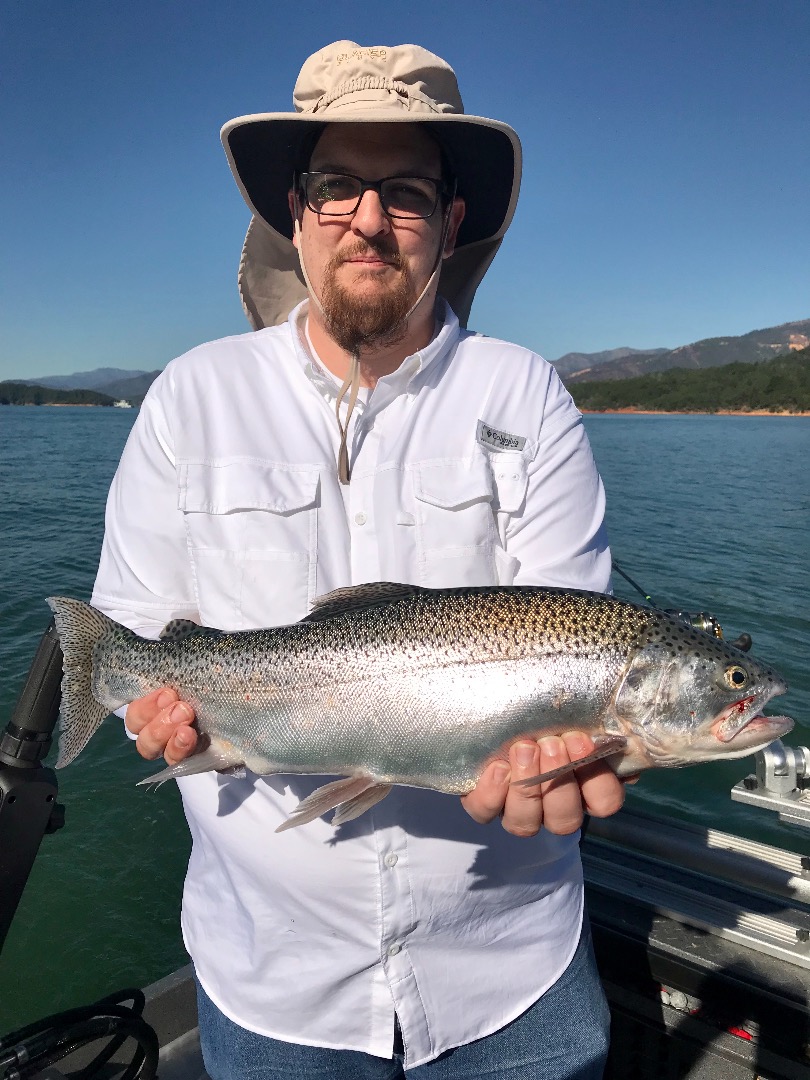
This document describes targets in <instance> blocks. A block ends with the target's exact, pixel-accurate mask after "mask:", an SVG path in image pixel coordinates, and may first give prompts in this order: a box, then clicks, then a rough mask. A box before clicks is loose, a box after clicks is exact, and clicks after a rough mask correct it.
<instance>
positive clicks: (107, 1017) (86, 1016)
mask: <svg viewBox="0 0 810 1080" xmlns="http://www.w3.org/2000/svg"><path fill="white" fill-rule="evenodd" d="M122 1001H131V1002H132V1005H131V1006H125V1005H122V1004H120V1003H121V1002H122ZM145 1002H146V999H145V997H144V995H143V992H142V991H140V990H132V989H128V990H122V991H121V992H120V993H118V994H110V995H109V996H107V997H105V998H102V999H101V1000H100V1001H97V1002H96V1003H95V1004H93V1005H87V1006H82V1007H80V1008H76V1009H67V1010H65V1011H64V1012H61V1013H57V1014H55V1015H53V1016H49V1017H46V1018H45V1019H44V1020H40V1021H37V1022H35V1023H33V1024H27V1025H26V1026H25V1027H23V1028H20V1029H18V1030H17V1031H14V1032H12V1033H11V1034H10V1035H7V1036H6V1037H5V1038H4V1039H2V1040H0V1078H4V1080H23V1078H24V1077H30V1076H32V1075H33V1074H34V1073H35V1072H40V1071H41V1070H42V1069H44V1068H47V1067H48V1066H49V1065H52V1064H53V1063H54V1062H55V1061H58V1060H60V1059H62V1058H65V1057H67V1056H68V1055H69V1054H72V1053H74V1052H75V1051H76V1050H78V1049H80V1048H81V1047H83V1046H86V1045H88V1044H89V1043H91V1042H95V1041H97V1040H99V1039H106V1038H108V1039H109V1040H110V1041H109V1043H107V1045H105V1046H104V1047H102V1049H101V1050H100V1051H99V1053H97V1054H96V1056H95V1057H94V1058H93V1059H92V1060H91V1061H90V1062H89V1063H88V1064H87V1065H85V1066H84V1067H83V1068H81V1069H79V1070H78V1071H76V1072H74V1073H72V1074H71V1075H72V1077H73V1080H91V1078H92V1077H93V1076H96V1075H97V1074H98V1073H99V1071H100V1070H101V1068H102V1067H103V1066H104V1065H106V1064H107V1062H108V1061H109V1060H110V1058H111V1057H112V1056H113V1055H114V1054H115V1053H117V1051H118V1050H119V1049H120V1048H121V1046H123V1044H124V1043H125V1042H126V1040H127V1039H132V1040H134V1042H135V1044H136V1046H135V1050H134V1053H133V1056H132V1060H131V1061H130V1062H129V1064H128V1065H127V1067H126V1069H125V1070H124V1072H123V1073H122V1074H121V1076H120V1077H119V1080H152V1078H153V1077H155V1076H156V1074H157V1065H158V1056H159V1046H158V1039H157V1035H156V1034H155V1032H154V1030H153V1029H152V1028H151V1027H150V1026H149V1025H148V1024H147V1023H146V1021H145V1020H144V1019H143V1017H142V1016H141V1015H140V1014H141V1013H142V1012H143V1008H144V1005H145Z"/></svg>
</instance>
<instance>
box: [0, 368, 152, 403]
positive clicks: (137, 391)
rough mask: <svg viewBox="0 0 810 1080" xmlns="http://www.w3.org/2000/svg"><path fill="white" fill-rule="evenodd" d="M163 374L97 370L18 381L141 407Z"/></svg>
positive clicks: (114, 369) (112, 369)
mask: <svg viewBox="0 0 810 1080" xmlns="http://www.w3.org/2000/svg"><path fill="white" fill-rule="evenodd" d="M159 374H160V370H159V369H158V370H157V371H125V370H124V369H123V368H96V369H95V370H94V371H77V372H75V373H74V374H73V375H45V376H43V377H42V378H41V379H15V380H14V381H15V382H16V383H20V384H24V385H26V386H47V387H49V388H50V389H52V390H95V391H96V392H97V393H100V394H105V395H106V396H107V397H111V398H124V399H125V400H126V401H128V402H129V403H130V404H131V405H140V403H141V402H142V401H143V397H144V394H145V393H146V391H147V390H148V389H149V387H150V386H151V385H152V383H153V382H154V381H155V379H156V378H157V377H158V375H159ZM0 385H2V384H0Z"/></svg>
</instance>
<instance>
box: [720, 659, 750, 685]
mask: <svg viewBox="0 0 810 1080" xmlns="http://www.w3.org/2000/svg"><path fill="white" fill-rule="evenodd" d="M723 679H724V680H725V683H726V685H727V686H729V687H731V689H732V690H742V688H743V687H744V686H745V684H746V683H747V682H748V672H747V671H746V670H745V668H742V667H740V666H739V664H732V665H731V667H727V668H726V670H725V671H724V672H723Z"/></svg>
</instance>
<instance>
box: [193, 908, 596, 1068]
mask: <svg viewBox="0 0 810 1080" xmlns="http://www.w3.org/2000/svg"><path fill="white" fill-rule="evenodd" d="M197 1001H198V1009H199V1017H200V1040H201V1043H202V1051H203V1059H204V1061H205V1067H206V1070H207V1072H208V1075H209V1076H210V1077H211V1080H244V1078H246V1077H250V1080H403V1077H407V1078H408V1080H477V1078H479V1077H480V1078H482V1080H483V1078H486V1080H600V1078H601V1076H602V1072H603V1070H604V1067H605V1060H606V1058H607V1051H608V1030H609V1025H610V1015H609V1013H608V1007H607V1002H606V1001H605V996H604V993H603V991H602V985H601V983H600V982H599V975H598V972H597V970H596V962H595V960H594V956H593V947H592V945H591V938H590V933H589V931H588V930H587V926H586V929H585V930H584V931H583V934H582V939H581V941H580V943H579V946H578V948H577V951H576V953H575V954H574V958H573V959H572V961H571V963H570V964H569V965H568V968H567V969H566V970H565V972H564V973H563V974H562V975H561V976H560V978H559V979H558V980H557V982H556V983H555V984H554V986H552V987H551V989H550V990H548V991H547V992H546V993H545V994H544V995H543V996H542V997H541V998H540V999H539V1001H537V1002H535V1004H534V1005H532V1007H531V1008H530V1009H528V1010H527V1011H526V1012H525V1013H523V1014H522V1015H521V1016H519V1017H518V1018H517V1019H516V1020H513V1021H512V1023H511V1024H507V1025H506V1027H504V1028H501V1030H500V1031H496V1032H495V1033H494V1034H493V1035H487V1036H485V1037H484V1038H482V1039H477V1040H476V1041H475V1042H471V1043H467V1044H466V1045H464V1046H457V1047H455V1049H453V1050H448V1051H446V1052H445V1053H444V1054H442V1055H441V1056H440V1057H438V1058H436V1059H435V1060H434V1061H429V1062H428V1063H427V1064H426V1065H419V1066H417V1067H416V1068H414V1069H408V1070H407V1072H406V1071H405V1069H404V1068H403V1064H402V1053H401V1052H400V1053H397V1052H395V1053H394V1056H393V1057H392V1058H379V1057H374V1056H373V1055H372V1054H366V1053H363V1052H361V1051H357V1050H331V1049H329V1048H328V1047H320V1046H300V1045H299V1044H298V1043H289V1042H281V1041H279V1040H278V1039H269V1038H267V1037H266V1036H264V1035H256V1034H255V1033H254V1032H252V1031H247V1030H246V1029H245V1028H242V1027H239V1026H238V1025H237V1024H234V1023H233V1022H232V1021H231V1020H229V1019H228V1018H227V1017H226V1016H223V1014H222V1013H221V1012H220V1011H219V1010H218V1009H217V1007H216V1006H215V1005H214V1004H213V1003H212V1002H211V1000H210V999H209V998H208V997H207V995H206V994H205V992H204V991H203V990H202V989H201V987H200V986H199V984H198V986H197Z"/></svg>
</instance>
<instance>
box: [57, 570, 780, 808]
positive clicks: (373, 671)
mask: <svg viewBox="0 0 810 1080" xmlns="http://www.w3.org/2000/svg"><path fill="white" fill-rule="evenodd" d="M48 603H49V604H50V606H51V608H52V609H53V612H54V616H55V619H56V627H57V632H58V634H59V640H60V643H61V646H62V651H63V654H64V678H63V681H62V708H61V714H60V715H61V737H60V742H59V749H60V754H59V760H58V761H57V768H59V767H61V766H64V765H67V764H69V762H71V761H73V759H74V758H75V757H76V756H77V755H78V754H79V753H80V752H81V751H82V749H83V748H84V747H85V745H86V744H87V742H88V740H89V739H90V738H91V736H92V735H93V733H94V732H95V731H96V729H97V728H98V726H99V725H100V724H101V722H102V720H103V719H104V718H105V717H106V716H107V715H108V713H109V712H110V711H111V710H113V709H117V708H119V707H120V706H122V705H124V704H125V703H127V702H130V701H132V700H133V699H135V698H138V697H141V696H143V695H144V694H147V693H149V691H151V690H154V689H156V688H157V687H162V686H169V687H172V688H173V689H175V690H176V691H177V693H178V695H179V696H180V698H181V699H182V700H184V701H187V702H188V703H189V704H190V705H191V706H192V708H193V709H194V711H195V713H196V715H197V721H196V723H197V726H198V728H199V730H200V732H201V733H202V735H203V738H202V739H201V740H200V743H199V749H198V751H197V752H196V753H195V754H194V755H193V756H192V757H190V758H188V759H186V760H185V761H183V762H181V763H180V764H179V765H175V766H174V767H172V768H168V769H165V770H164V771H163V772H161V773H158V774H157V775H156V776H153V777H149V778H148V780H145V781H142V783H149V782H152V781H156V782H157V781H163V780H167V779H170V778H172V777H178V776H187V775H190V774H192V773H198V772H205V771H208V770H212V769H215V770H218V771H237V772H238V771H239V770H241V769H244V768H245V767H246V768H248V769H251V770H252V771H253V772H255V773H260V774H262V773H316V774H326V775H338V776H340V777H342V779H339V780H337V781H335V782H332V783H328V784H326V785H325V786H324V787H322V788H319V789H318V790H317V791H316V792H314V793H313V795H311V796H310V797H309V798H307V799H305V800H304V801H303V802H302V803H301V804H299V806H298V807H297V808H296V810H295V811H294V812H293V814H292V815H291V817H290V819H289V820H288V821H287V822H286V823H285V824H284V825H282V826H281V828H282V829H284V828H289V827H292V826H294V825H300V824H303V823H304V822H306V821H311V820H312V819H313V818H315V817H318V816H320V815H321V814H323V813H325V812H326V811H328V810H330V809H333V808H337V810H336V813H335V816H334V818H333V823H334V824H340V823H341V822H343V821H349V820H351V819H352V818H354V817H357V816H359V815H360V814H362V813H363V812H364V811H365V810H367V809H368V808H369V807H371V806H373V805H374V804H375V803H376V802H378V801H379V800H380V799H382V798H383V797H384V796H385V795H387V794H388V791H389V790H390V787H391V785H392V784H405V785H410V786H414V787H427V788H433V789H435V790H437V791H443V792H448V793H455V794H464V793H466V792H469V791H471V790H472V788H474V787H475V784H476V782H477V780H478V777H479V776H480V774H481V772H482V770H483V769H484V767H485V766H486V765H487V764H488V763H489V762H490V761H491V760H492V759H493V758H495V757H505V756H506V755H507V753H508V749H509V746H510V744H511V743H513V742H515V740H518V739H523V738H527V737H528V738H541V737H543V736H545V735H551V734H559V733H562V732H565V731H571V730H582V731H584V732H587V733H588V734H589V735H590V736H591V737H592V738H594V740H595V741H596V743H597V750H596V752H595V753H594V754H592V755H590V756H589V757H588V758H586V759H583V761H582V762H578V763H577V764H578V765H579V764H582V763H584V761H591V760H595V759H596V758H597V757H605V758H606V760H607V761H608V763H609V764H610V766H611V767H612V768H613V769H614V771H615V772H616V773H617V775H619V776H627V775H630V774H633V773H636V772H639V771H641V770H643V769H648V768H653V767H659V766H679V765H688V764H691V763H693V762H698V761H709V760H711V759H713V758H720V757H742V756H744V755H746V754H751V753H753V752H754V751H756V750H759V749H761V748H762V747H763V746H766V745H767V744H768V743H769V742H771V741H772V740H773V739H776V738H778V737H779V736H781V735H784V734H785V733H786V732H787V731H789V730H790V729H791V728H792V726H793V721H792V720H790V719H789V718H787V717H784V716H771V717H765V716H763V715H762V714H761V710H762V708H763V707H764V706H765V704H766V703H767V702H768V701H769V700H770V698H772V697H774V696H775V695H778V694H783V693H784V692H785V690H786V689H787V686H786V684H785V683H784V682H783V680H782V679H781V678H780V677H779V675H777V674H776V672H775V671H773V669H771V668H769V667H766V666H765V665H764V664H761V663H758V662H757V661H756V660H754V659H752V658H751V657H750V656H748V655H747V654H746V653H743V652H740V651H739V650H737V649H735V648H733V647H731V646H730V645H727V644H726V643H725V642H723V641H721V640H719V639H717V638H715V637H712V636H710V635H708V634H706V633H703V632H701V631H699V630H694V629H693V628H692V627H690V626H687V625H686V624H684V623H682V622H681V621H679V620H678V619H676V618H674V617H673V616H670V615H667V614H666V613H664V612H662V611H658V610H654V609H650V608H645V607H640V606H638V605H636V604H631V603H627V602H624V601H621V600H616V599H615V598H613V597H610V596H604V595H602V594H601V593H588V592H577V591H572V590H566V589H553V588H537V587H489V586H488V587H481V588H456V589H435V590H434V589H422V588H416V587H412V586H405V585H394V584H387V583H381V584H376V585H362V586H357V587H353V588H348V589H338V590H337V591H335V592H333V593H329V594H328V595H327V596H324V597H321V598H320V599H319V600H318V601H317V602H316V604H315V607H314V609H313V611H312V613H311V614H310V615H309V616H308V617H307V618H306V619H304V620H303V621H302V622H299V623H295V624H294V625H291V626H279V627H275V628H272V629H268V630H248V631H244V632H241V633H223V632H220V631H218V630H213V629H209V628H206V627H201V626H198V625H196V624H195V623H192V622H189V621H186V620H177V621H174V622H172V623H170V624H169V625H168V626H167V627H166V628H165V630H164V631H163V634H162V635H161V638H160V639H159V640H157V641H151V640H147V639H145V638H141V637H138V635H136V634H134V633H133V632H132V631H130V630H128V629H126V628H125V627H123V626H120V625H119V624H118V623H115V622H113V621H112V620H111V619H109V618H107V616H106V615H103V614H102V613H101V612H99V611H97V610H96V609H95V608H92V607H89V606H88V605H87V604H83V603H81V602H80V601H78V600H71V599H67V598H63V597H53V598H51V599H49V600H48ZM567 768H569V769H570V768H573V766H569V767H567ZM560 771H561V770H555V773H554V774H550V773H547V774H543V776H541V777H537V778H535V779H534V781H530V782H535V783H539V782H540V781H541V780H543V779H549V778H551V777H552V775H557V774H558V773H559V772H560ZM562 771H565V770H562ZM521 782H522V783H525V782H526V781H521Z"/></svg>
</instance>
